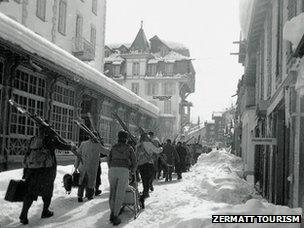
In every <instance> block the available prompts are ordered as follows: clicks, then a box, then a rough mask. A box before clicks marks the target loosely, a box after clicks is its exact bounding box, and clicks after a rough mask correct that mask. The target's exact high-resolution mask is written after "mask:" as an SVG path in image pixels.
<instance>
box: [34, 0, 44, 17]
mask: <svg viewBox="0 0 304 228" xmlns="http://www.w3.org/2000/svg"><path fill="white" fill-rule="evenodd" d="M36 7H37V9H36V15H37V17H39V18H40V19H41V20H43V21H45V12H46V11H45V10H46V0H37V2H36Z"/></svg>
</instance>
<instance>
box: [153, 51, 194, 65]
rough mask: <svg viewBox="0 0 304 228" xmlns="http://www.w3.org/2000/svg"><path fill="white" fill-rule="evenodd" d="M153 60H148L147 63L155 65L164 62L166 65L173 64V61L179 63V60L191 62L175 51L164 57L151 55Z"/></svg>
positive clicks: (157, 54) (155, 54)
mask: <svg viewBox="0 0 304 228" xmlns="http://www.w3.org/2000/svg"><path fill="white" fill-rule="evenodd" d="M152 55H153V57H154V59H150V60H149V62H148V63H156V62H159V61H164V62H168V63H174V62H175V61H181V60H191V58H189V57H187V56H184V55H182V54H179V53H177V52H175V51H170V52H169V53H168V54H167V55H165V56H160V54H159V53H154V54H152Z"/></svg>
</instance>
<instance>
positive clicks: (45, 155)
mask: <svg viewBox="0 0 304 228" xmlns="http://www.w3.org/2000/svg"><path fill="white" fill-rule="evenodd" d="M54 165H55V160H54V158H53V156H52V154H51V151H50V150H49V149H48V148H46V145H45V143H44V141H43V139H41V138H39V137H33V138H32V139H31V140H30V145H29V149H28V151H27V153H26V154H25V156H24V160H23V166H24V168H31V169H36V168H46V167H52V166H54Z"/></svg>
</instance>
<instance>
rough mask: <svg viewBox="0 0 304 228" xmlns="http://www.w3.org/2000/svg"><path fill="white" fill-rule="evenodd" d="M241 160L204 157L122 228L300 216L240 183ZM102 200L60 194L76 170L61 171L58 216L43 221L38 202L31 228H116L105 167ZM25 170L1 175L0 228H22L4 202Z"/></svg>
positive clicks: (182, 227)
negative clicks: (226, 217) (213, 217)
mask: <svg viewBox="0 0 304 228" xmlns="http://www.w3.org/2000/svg"><path fill="white" fill-rule="evenodd" d="M241 167H242V163H241V159H240V158H238V157H235V156H234V155H232V154H229V153H227V152H225V151H212V152H211V153H209V154H202V155H201V156H200V157H199V159H198V163H197V164H196V165H195V166H193V167H192V168H191V171H190V172H188V173H184V174H183V179H182V180H181V181H177V180H176V177H175V176H174V180H173V181H172V182H169V183H168V182H164V180H160V181H158V182H155V184H154V192H153V193H151V194H150V198H148V199H147V201H146V209H145V210H144V211H143V212H142V213H141V214H140V215H139V217H138V218H137V219H136V220H134V219H133V216H132V214H131V213H130V212H129V211H127V210H126V212H125V213H124V214H122V216H121V218H122V224H121V225H120V226H119V227H126V228H131V227H132V228H133V227H177V228H187V227H195V228H196V227H208V228H210V227H212V228H213V227H244V226H245V224H212V223H211V215H214V214H229V215H230V214H242V215H250V214H255V215H262V214H267V215H273V214H282V215H283V214H285V215H287V214H288V215H290V214H301V209H290V208H288V207H283V206H275V205H273V204H269V203H267V202H266V201H265V200H263V199H262V198H261V197H260V196H259V195H258V194H257V193H256V192H255V190H254V189H253V187H252V186H251V185H250V184H248V183H247V182H246V181H245V180H243V179H242V178H240V176H242V172H241ZM102 170H103V174H102V183H103V184H102V190H103V193H102V194H101V196H99V197H96V198H95V199H94V200H92V201H85V202H84V203H78V202H77V196H76V192H77V191H76V189H73V191H72V193H71V194H70V195H66V194H65V190H64V189H63V188H62V177H63V175H64V174H65V173H71V172H72V166H59V167H58V173H57V179H56V182H55V190H54V197H53V201H52V204H51V209H53V210H54V212H55V216H54V217H52V218H49V219H40V213H41V206H42V201H41V199H40V198H39V199H38V201H37V202H35V203H34V204H33V206H32V208H31V209H30V213H29V222H30V225H28V227H75V228H76V227H112V225H111V224H110V223H109V221H108V219H109V213H110V212H109V208H108V197H109V185H108V181H107V166H106V164H105V163H102ZM21 175H22V171H21V170H14V171H8V172H3V173H0V205H1V211H0V227H1V228H2V227H23V226H21V225H20V224H19V220H18V216H19V213H20V210H21V206H22V204H21V203H9V202H6V201H4V199H3V198H4V195H5V191H6V188H7V185H8V182H9V180H10V179H12V178H14V179H18V178H20V177H21ZM246 227H285V228H287V227H298V226H297V224H264V225H261V224H246Z"/></svg>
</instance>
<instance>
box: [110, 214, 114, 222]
mask: <svg viewBox="0 0 304 228" xmlns="http://www.w3.org/2000/svg"><path fill="white" fill-rule="evenodd" d="M113 219H114V214H113V212H111V214H110V222H113Z"/></svg>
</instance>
